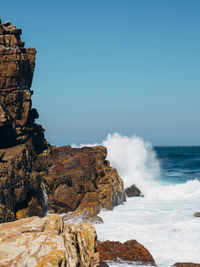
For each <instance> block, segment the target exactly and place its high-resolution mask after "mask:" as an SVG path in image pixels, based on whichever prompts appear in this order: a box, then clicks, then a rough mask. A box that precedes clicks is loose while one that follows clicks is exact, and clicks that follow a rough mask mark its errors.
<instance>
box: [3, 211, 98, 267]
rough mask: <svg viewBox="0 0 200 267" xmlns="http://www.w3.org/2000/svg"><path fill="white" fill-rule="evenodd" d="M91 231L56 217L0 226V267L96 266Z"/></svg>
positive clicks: (30, 219)
mask: <svg viewBox="0 0 200 267" xmlns="http://www.w3.org/2000/svg"><path fill="white" fill-rule="evenodd" d="M95 240H96V232H95V229H94V228H93V227H92V226H91V225H90V224H87V223H83V224H80V225H73V224H68V225H64V223H63V221H62V219H61V218H60V217H58V216H48V217H45V218H43V219H41V218H39V217H32V218H27V219H23V220H19V221H15V222H10V223H4V224H0V255H1V256H0V266H15V267H21V266H49V267H51V266H52V267H56V266H57V267H59V266H70V267H76V266H80V267H97V266H99V261H100V260H99V254H98V253H95Z"/></svg>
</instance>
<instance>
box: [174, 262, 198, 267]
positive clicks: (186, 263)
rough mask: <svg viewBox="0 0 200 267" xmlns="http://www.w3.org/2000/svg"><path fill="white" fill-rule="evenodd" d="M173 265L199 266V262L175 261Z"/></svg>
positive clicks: (180, 266)
mask: <svg viewBox="0 0 200 267" xmlns="http://www.w3.org/2000/svg"><path fill="white" fill-rule="evenodd" d="M173 266H176V267H200V263H192V262H176V263H175V264H174V265H173Z"/></svg>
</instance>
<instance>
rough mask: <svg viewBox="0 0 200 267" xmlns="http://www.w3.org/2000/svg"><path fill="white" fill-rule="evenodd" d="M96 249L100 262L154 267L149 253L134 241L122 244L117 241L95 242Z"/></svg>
mask: <svg viewBox="0 0 200 267" xmlns="http://www.w3.org/2000/svg"><path fill="white" fill-rule="evenodd" d="M96 249H97V252H99V254H100V259H101V260H102V261H114V262H121V261H128V262H135V263H137V262H140V264H149V265H151V266H156V264H155V261H154V259H153V257H152V256H151V254H150V253H149V251H148V250H147V249H146V248H145V247H144V246H142V245H141V244H140V243H138V242H137V241H136V240H129V241H126V242H125V243H123V244H122V243H121V242H119V241H105V242H97V248H96Z"/></svg>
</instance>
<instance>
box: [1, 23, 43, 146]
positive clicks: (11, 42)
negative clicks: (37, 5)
mask: <svg viewBox="0 0 200 267" xmlns="http://www.w3.org/2000/svg"><path fill="white" fill-rule="evenodd" d="M21 33H22V30H21V29H17V28H16V27H15V26H13V25H12V24H11V23H10V22H6V23H3V24H2V23H1V20H0V148H6V147H10V146H13V145H16V144H19V143H24V142H25V141H27V140H28V139H29V138H32V142H33V144H34V146H35V149H36V150H38V151H41V150H42V149H43V147H44V146H45V145H46V144H45V140H44V130H43V128H42V127H41V126H40V125H38V124H36V123H35V122H34V121H35V119H36V118H38V113H37V111H36V110H35V109H32V103H31V95H32V93H33V91H31V90H30V88H31V84H32V78H33V72H34V67H35V54H36V50H35V48H24V44H25V43H24V42H23V41H21V39H20V35H21Z"/></svg>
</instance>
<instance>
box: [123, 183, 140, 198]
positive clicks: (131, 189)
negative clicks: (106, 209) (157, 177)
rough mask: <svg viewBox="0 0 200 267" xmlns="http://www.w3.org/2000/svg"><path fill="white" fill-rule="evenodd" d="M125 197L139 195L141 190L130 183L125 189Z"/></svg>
mask: <svg viewBox="0 0 200 267" xmlns="http://www.w3.org/2000/svg"><path fill="white" fill-rule="evenodd" d="M125 192H126V195H127V197H140V196H141V191H140V189H138V188H137V187H136V186H135V185H132V186H130V187H128V188H126V190H125Z"/></svg>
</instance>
